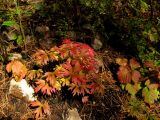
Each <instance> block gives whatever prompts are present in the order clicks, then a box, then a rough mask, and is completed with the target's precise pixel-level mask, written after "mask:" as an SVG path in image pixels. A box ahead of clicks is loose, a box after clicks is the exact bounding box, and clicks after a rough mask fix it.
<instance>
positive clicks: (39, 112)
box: [34, 107, 43, 119]
mask: <svg viewBox="0 0 160 120" xmlns="http://www.w3.org/2000/svg"><path fill="white" fill-rule="evenodd" d="M34 113H35V114H36V119H38V118H41V117H42V115H43V114H42V107H38V108H36V110H35V111H34Z"/></svg>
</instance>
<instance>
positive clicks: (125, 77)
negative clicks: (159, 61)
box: [116, 58, 160, 105]
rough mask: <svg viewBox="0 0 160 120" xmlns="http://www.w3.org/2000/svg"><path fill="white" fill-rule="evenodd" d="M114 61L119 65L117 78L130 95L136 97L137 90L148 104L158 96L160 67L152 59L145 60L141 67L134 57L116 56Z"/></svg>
mask: <svg viewBox="0 0 160 120" xmlns="http://www.w3.org/2000/svg"><path fill="white" fill-rule="evenodd" d="M116 63H117V64H118V65H120V66H119V70H118V71H117V77H118V80H119V82H120V83H121V84H122V85H123V86H124V89H125V90H126V91H128V93H129V94H130V95H131V96H132V97H136V95H137V93H138V92H139V96H141V97H143V100H144V102H145V103H147V104H149V105H153V104H154V103H155V101H157V100H158V99H159V98H160V97H159V96H160V92H159V88H160V81H159V74H160V69H159V67H158V66H156V65H155V64H154V62H153V61H145V62H144V64H143V65H142V66H143V68H142V66H141V65H140V63H139V62H137V61H136V60H135V59H134V58H132V59H130V60H127V59H125V58H117V59H116ZM142 73H143V75H142Z"/></svg>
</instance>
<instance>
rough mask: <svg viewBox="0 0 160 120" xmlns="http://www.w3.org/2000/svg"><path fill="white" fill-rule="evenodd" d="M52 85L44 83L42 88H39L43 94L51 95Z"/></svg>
mask: <svg viewBox="0 0 160 120" xmlns="http://www.w3.org/2000/svg"><path fill="white" fill-rule="evenodd" d="M52 89H53V88H52V87H50V86H49V85H48V84H45V85H44V86H43V87H42V88H41V91H42V93H43V94H47V95H49V96H50V95H51V94H52V92H53V91H52Z"/></svg>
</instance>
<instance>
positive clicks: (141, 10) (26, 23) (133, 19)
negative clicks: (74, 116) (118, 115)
mask: <svg viewBox="0 0 160 120" xmlns="http://www.w3.org/2000/svg"><path fill="white" fill-rule="evenodd" d="M109 47H111V48H113V49H112V50H113V51H116V52H117V53H120V54H121V55H120V56H116V58H115V57H112V60H109V59H108V57H105V56H109V55H110V54H109V53H111V54H112V52H111V51H109V50H107V49H109ZM159 47H160V2H159V1H158V0H149V1H147V0H128V1H126V0H108V1H106V0H100V1H99V0H61V1H59V0H1V2H0V85H2V84H3V83H4V81H6V80H8V79H10V78H14V79H15V80H16V81H21V80H22V79H26V80H27V81H28V83H29V84H30V85H31V86H32V87H33V88H34V91H35V95H37V96H38V100H37V101H34V102H32V103H31V106H32V107H33V108H36V110H35V113H36V118H39V117H42V116H43V113H44V114H48V115H49V114H51V113H50V112H51V110H50V104H49V100H48V99H50V98H52V97H53V96H54V95H57V96H59V93H61V92H62V91H66V92H69V94H70V95H71V96H73V97H77V96H78V98H79V99H80V101H81V102H82V103H83V104H85V105H86V104H87V103H90V104H92V105H93V106H95V103H94V97H96V96H98V97H99V98H101V97H103V95H105V93H108V91H107V90H108V88H110V84H112V85H113V84H114V85H115V86H117V87H118V88H120V90H119V93H120V94H121V93H123V94H125V95H127V97H126V100H127V101H128V103H127V105H124V106H122V107H121V108H123V115H124V116H125V117H126V118H127V117H131V118H135V119H138V120H158V119H160V107H159V106H160V52H159V50H160V48H159ZM96 48H97V49H96ZM98 52H102V53H103V55H104V56H103V55H102V54H101V56H100V57H101V58H102V61H101V62H100V60H99V59H98V58H97V56H98V55H97V53H98ZM15 53H16V54H15ZM17 53H18V54H17ZM14 55H16V56H14ZM13 56H14V57H15V58H13ZM112 56H114V55H112ZM17 58H18V59H17ZM106 58H107V59H106ZM108 61H112V62H108ZM107 70H108V71H110V72H112V74H111V76H112V79H111V80H108V78H107V75H106V74H105V75H103V73H105V72H107ZM106 81H107V82H108V83H109V84H108V83H107V82H106ZM106 83H107V85H106ZM112 89H116V87H112ZM112 94H113V93H112ZM41 96H44V99H45V100H41V99H42V98H41ZM111 96H112V95H111ZM106 99H107V97H106ZM103 100H104V98H103ZM118 100H119V99H118ZM97 103H98V102H97ZM111 103H112V101H111ZM99 105H100V104H99ZM102 106H103V105H102ZM113 106H114V105H113ZM120 106H121V105H120ZM107 109H108V108H107ZM105 110H106V109H105ZM106 111H107V110H106ZM103 112H104V111H103ZM111 113H112V112H111ZM104 114H105V112H104ZM108 114H109V113H108ZM108 116H110V115H108ZM124 116H123V117H122V118H124ZM0 118H1V116H0ZM106 119H110V118H106Z"/></svg>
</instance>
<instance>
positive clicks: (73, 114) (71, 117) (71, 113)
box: [67, 108, 82, 120]
mask: <svg viewBox="0 0 160 120" xmlns="http://www.w3.org/2000/svg"><path fill="white" fill-rule="evenodd" d="M67 120H82V119H81V118H80V116H79V114H78V111H77V109H76V108H73V109H68V118H67Z"/></svg>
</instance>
